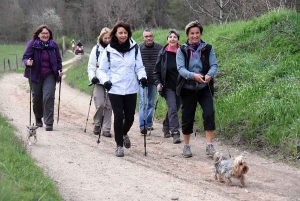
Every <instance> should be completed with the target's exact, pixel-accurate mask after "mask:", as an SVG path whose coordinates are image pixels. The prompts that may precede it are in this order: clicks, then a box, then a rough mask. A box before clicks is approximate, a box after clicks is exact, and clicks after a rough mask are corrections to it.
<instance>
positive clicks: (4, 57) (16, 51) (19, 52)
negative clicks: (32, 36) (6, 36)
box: [0, 44, 26, 70]
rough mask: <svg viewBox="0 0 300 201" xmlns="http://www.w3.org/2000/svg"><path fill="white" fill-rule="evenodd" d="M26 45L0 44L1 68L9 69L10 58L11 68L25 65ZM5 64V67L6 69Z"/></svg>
mask: <svg viewBox="0 0 300 201" xmlns="http://www.w3.org/2000/svg"><path fill="white" fill-rule="evenodd" d="M25 45H26V44H24V45H0V70H9V69H10V68H9V65H8V60H9V61H10V66H11V70H15V69H17V66H18V68H22V67H24V65H23V62H22V57H23V53H24V51H25V47H26V46H25ZM4 64H5V69H4Z"/></svg>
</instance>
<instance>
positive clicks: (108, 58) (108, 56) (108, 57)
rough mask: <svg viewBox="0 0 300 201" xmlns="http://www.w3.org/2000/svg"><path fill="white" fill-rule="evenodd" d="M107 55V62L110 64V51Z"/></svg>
mask: <svg viewBox="0 0 300 201" xmlns="http://www.w3.org/2000/svg"><path fill="white" fill-rule="evenodd" d="M106 55H107V60H108V62H110V52H109V51H106Z"/></svg>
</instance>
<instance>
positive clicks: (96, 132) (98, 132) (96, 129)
mask: <svg viewBox="0 0 300 201" xmlns="http://www.w3.org/2000/svg"><path fill="white" fill-rule="evenodd" d="M93 132H94V134H95V135H99V134H100V126H94V130H93Z"/></svg>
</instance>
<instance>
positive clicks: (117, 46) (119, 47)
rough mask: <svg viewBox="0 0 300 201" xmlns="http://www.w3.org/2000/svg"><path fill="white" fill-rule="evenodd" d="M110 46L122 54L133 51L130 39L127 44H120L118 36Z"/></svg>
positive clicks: (112, 39)
mask: <svg viewBox="0 0 300 201" xmlns="http://www.w3.org/2000/svg"><path fill="white" fill-rule="evenodd" d="M110 46H111V47H112V48H114V49H116V50H117V51H118V52H121V53H124V52H128V51H130V50H131V49H130V42H129V38H128V39H127V40H126V41H125V43H123V44H120V43H119V41H118V38H117V37H116V36H113V37H112V38H111V41H110Z"/></svg>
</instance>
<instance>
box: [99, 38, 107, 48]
mask: <svg viewBox="0 0 300 201" xmlns="http://www.w3.org/2000/svg"><path fill="white" fill-rule="evenodd" d="M100 45H101V46H102V47H103V48H106V47H107V46H108V44H107V43H105V42H103V40H102V39H100Z"/></svg>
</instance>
